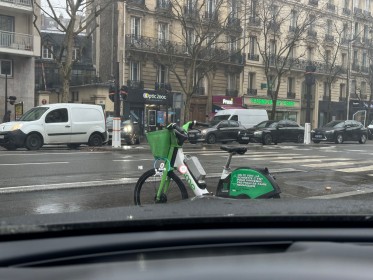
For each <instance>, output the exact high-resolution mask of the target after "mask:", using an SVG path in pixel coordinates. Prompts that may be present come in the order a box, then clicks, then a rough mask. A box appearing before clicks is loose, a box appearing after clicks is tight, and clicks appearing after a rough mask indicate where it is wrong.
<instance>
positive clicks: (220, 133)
mask: <svg viewBox="0 0 373 280" xmlns="http://www.w3.org/2000/svg"><path fill="white" fill-rule="evenodd" d="M245 130H246V128H245V127H244V126H242V125H241V124H240V123H239V122H237V121H232V120H224V121H221V122H219V123H217V124H215V125H212V126H211V127H209V128H205V129H202V130H199V129H193V130H190V131H189V134H188V138H189V142H190V143H192V144H195V143H197V142H206V143H208V144H214V143H216V142H222V143H226V142H231V141H237V136H238V133H239V132H241V131H242V132H243V131H245Z"/></svg>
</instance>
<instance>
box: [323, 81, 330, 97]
mask: <svg viewBox="0 0 373 280" xmlns="http://www.w3.org/2000/svg"><path fill="white" fill-rule="evenodd" d="M324 96H325V97H327V96H329V84H328V83H327V82H324Z"/></svg>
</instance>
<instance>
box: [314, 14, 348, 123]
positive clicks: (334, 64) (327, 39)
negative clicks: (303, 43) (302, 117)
mask: <svg viewBox="0 0 373 280" xmlns="http://www.w3.org/2000/svg"><path fill="white" fill-rule="evenodd" d="M325 23H326V25H325V26H326V29H324V30H325V34H324V37H321V40H320V41H319V44H318V47H317V51H318V57H319V58H321V62H322V63H321V65H318V72H319V73H321V74H323V75H322V78H323V79H324V82H325V84H326V85H327V96H326V97H327V100H326V101H327V108H328V109H327V116H326V121H327V122H329V121H331V120H332V112H331V98H332V86H333V84H334V83H335V82H336V81H337V80H339V79H340V78H341V76H342V75H344V74H346V73H347V65H341V61H340V58H341V48H343V47H344V46H346V45H347V44H349V42H348V39H347V36H346V25H341V24H338V23H336V22H333V21H332V20H331V19H327V20H326V22H325ZM339 23H340V22H339ZM345 63H347V58H346V61H345Z"/></svg>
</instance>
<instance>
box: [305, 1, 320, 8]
mask: <svg viewBox="0 0 373 280" xmlns="http://www.w3.org/2000/svg"><path fill="white" fill-rule="evenodd" d="M308 5H311V6H315V7H317V6H318V5H319V0H308Z"/></svg>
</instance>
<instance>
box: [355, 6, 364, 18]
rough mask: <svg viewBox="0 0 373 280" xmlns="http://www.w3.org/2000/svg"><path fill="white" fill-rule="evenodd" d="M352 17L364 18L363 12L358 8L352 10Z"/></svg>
mask: <svg viewBox="0 0 373 280" xmlns="http://www.w3.org/2000/svg"><path fill="white" fill-rule="evenodd" d="M354 15H355V16H356V17H360V18H364V14H363V10H362V9H360V8H356V7H355V8H354Z"/></svg>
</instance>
